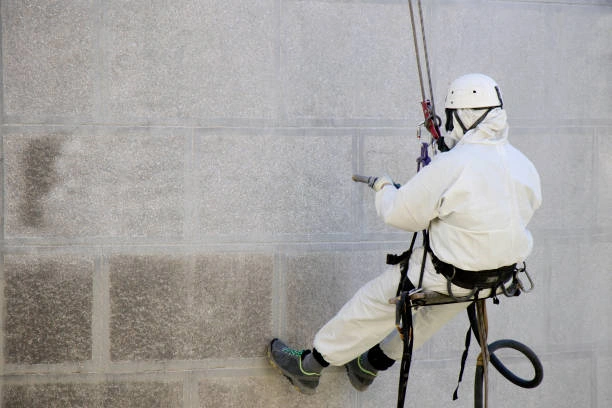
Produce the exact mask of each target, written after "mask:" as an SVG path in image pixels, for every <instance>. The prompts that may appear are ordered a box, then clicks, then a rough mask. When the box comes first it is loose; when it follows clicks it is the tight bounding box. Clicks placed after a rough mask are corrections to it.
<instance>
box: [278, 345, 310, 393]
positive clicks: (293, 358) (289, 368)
mask: <svg viewBox="0 0 612 408" xmlns="http://www.w3.org/2000/svg"><path fill="white" fill-rule="evenodd" d="M309 353H310V350H294V349H292V348H289V347H287V345H286V344H285V343H283V342H282V341H280V340H279V339H274V340H272V341H271V342H270V345H269V346H268V360H269V361H270V364H272V366H274V367H276V368H277V369H278V370H279V371H280V372H281V373H282V374H283V375H284V376H285V377H287V378H288V379H289V381H291V384H293V385H294V386H295V387H296V388H297V389H298V391H300V392H301V393H303V394H314V393H315V391H316V388H317V385H319V378H320V377H321V373H320V372H309V371H306V370H305V369H304V367H303V366H302V361H303V359H304V357H306V356H307V355H308V354H309Z"/></svg>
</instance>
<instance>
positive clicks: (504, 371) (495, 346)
mask: <svg viewBox="0 0 612 408" xmlns="http://www.w3.org/2000/svg"><path fill="white" fill-rule="evenodd" d="M488 347H489V354H490V359H491V364H492V365H493V366H494V367H495V368H496V369H497V371H499V373H500V374H501V375H503V376H504V377H505V378H506V379H508V380H509V381H510V382H511V383H513V384H516V385H518V386H519V387H522V388H535V387H537V386H538V385H540V383H541V382H542V379H543V378H544V368H543V367H542V363H541V362H540V359H539V358H538V356H537V355H536V354H535V353H534V352H533V351H532V350H531V349H530V348H529V347H527V346H526V345H524V344H523V343H520V342H518V341H516V340H509V339H503V340H497V341H495V342H493V343H491V344H489V346H488ZM502 348H511V349H514V350H516V351H519V352H520V353H521V354H523V355H524V356H525V357H527V359H528V360H529V361H530V362H531V365H532V366H533V369H534V371H535V373H534V376H533V378H532V379H524V378H521V377H519V376H517V375H516V374H514V373H513V372H512V371H510V370H509V369H508V368H507V367H506V366H505V365H504V364H503V363H502V362H501V361H500V359H498V358H497V356H495V351H497V350H499V349H502ZM483 373H484V368H483V366H482V365H477V366H476V374H475V379H474V407H475V408H481V407H482V406H483V389H482V388H483V381H484V378H483Z"/></svg>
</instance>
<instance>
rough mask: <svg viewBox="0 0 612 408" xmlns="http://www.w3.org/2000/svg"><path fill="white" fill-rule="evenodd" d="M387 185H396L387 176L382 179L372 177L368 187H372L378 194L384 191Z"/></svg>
mask: <svg viewBox="0 0 612 408" xmlns="http://www.w3.org/2000/svg"><path fill="white" fill-rule="evenodd" d="M386 185H392V186H394V185H395V183H393V180H392V179H391V177H389V176H387V175H386V174H385V175H384V176H380V177H370V179H369V180H368V186H370V187H372V189H373V190H374V191H376V192H379V191H380V190H382V189H383V187H384V186H386Z"/></svg>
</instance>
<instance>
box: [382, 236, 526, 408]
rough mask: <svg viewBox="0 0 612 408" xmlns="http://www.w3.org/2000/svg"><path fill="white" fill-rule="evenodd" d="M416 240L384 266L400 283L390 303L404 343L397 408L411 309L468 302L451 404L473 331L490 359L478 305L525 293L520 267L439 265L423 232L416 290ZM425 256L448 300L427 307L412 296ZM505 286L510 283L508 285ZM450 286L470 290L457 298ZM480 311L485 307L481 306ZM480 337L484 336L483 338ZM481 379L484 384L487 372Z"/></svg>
mask: <svg viewBox="0 0 612 408" xmlns="http://www.w3.org/2000/svg"><path fill="white" fill-rule="evenodd" d="M417 236H418V233H416V232H415V233H414V234H413V236H412V241H411V243H410V247H409V248H408V250H407V251H406V252H404V253H402V254H400V255H393V254H389V255H387V264H389V265H399V268H400V282H399V285H398V288H397V292H396V297H395V298H393V299H391V300H390V302H392V303H396V316H395V325H396V327H397V330H398V331H399V333H400V336H401V338H402V340H403V352H402V360H401V366H400V377H399V387H398V400H397V407H398V408H402V407H403V406H404V401H405V397H406V389H407V384H408V377H409V374H410V364H411V361H412V350H413V345H414V336H413V326H412V309H413V308H415V307H424V306H431V305H433V304H447V303H454V302H470V305H469V306H468V308H467V311H468V317H469V320H470V327H469V328H468V331H467V334H466V339H465V350H464V352H463V355H462V357H461V367H460V371H459V379H458V381H457V388H456V389H455V392H454V393H453V400H456V399H457V398H458V390H459V384H460V383H461V380H462V378H463V372H464V370H465V363H466V360H467V356H468V350H469V346H470V343H471V333H472V331H473V332H474V333H475V334H476V338H477V339H478V342H479V343H482V340H483V339H484V340H485V344H484V347H483V344H481V348H482V350H483V354H485V356H484V358H485V359H486V361H488V358H489V355H488V350H486V349H487V347H486V325H484V326H483V324H484V322H483V321H482V320H484V319H486V316H485V313H486V312H484V311H483V312H482V317H481V318H477V316H476V314H477V313H476V310H477V302H478V301H481V300H484V299H487V298H493V301H494V303H495V304H498V303H499V299H498V297H497V295H498V293H499V292H500V291H501V292H502V293H504V294H505V295H506V296H518V295H519V294H520V293H521V289H524V286H523V284H522V282H521V281H520V279H519V278H518V273H519V272H526V269H525V266H523V267H522V268H518V267H517V265H516V264H514V265H509V266H503V267H501V268H498V269H492V270H485V271H478V272H475V271H466V270H463V269H460V268H457V267H455V266H453V265H451V264H448V263H445V262H443V261H441V260H440V259H438V257H436V255H435V254H434V253H433V251H432V250H431V248H430V246H429V234H428V232H427V230H424V231H422V236H423V248H424V250H423V259H422V260H421V270H420V275H419V282H418V286H415V285H414V284H413V283H412V282H411V281H410V279H409V278H408V265H409V262H410V258H411V256H412V252H413V249H414V244H415V242H416V238H417ZM428 255H429V256H431V260H432V264H433V265H434V268H435V269H436V272H437V273H440V274H442V275H443V276H445V277H446V279H447V288H448V294H449V296H448V297H445V296H443V297H442V300H441V301H440V303H427V302H426V301H420V300H418V296H415V295H418V294H419V292H422V291H423V287H422V284H423V276H424V272H425V264H426V261H427V256H428ZM527 276H529V275H527ZM529 281H530V283H531V284H532V285H533V283H532V282H531V279H529ZM508 282H511V283H510V284H509V285H507V284H508ZM451 285H456V286H459V287H461V288H464V289H469V290H471V293H470V294H469V295H467V296H463V297H456V296H455V295H454V294H453V292H452V286H451ZM525 290H526V289H525ZM529 290H530V289H529ZM484 291H487V292H488V294H487V296H485V297H481V296H480V294H481V292H484ZM481 307H484V302H482V304H481ZM483 335H485V336H484V337H483ZM483 365H484V369H485V370H486V362H484V363H483ZM484 378H485V381H486V378H487V377H486V371H485V377H484Z"/></svg>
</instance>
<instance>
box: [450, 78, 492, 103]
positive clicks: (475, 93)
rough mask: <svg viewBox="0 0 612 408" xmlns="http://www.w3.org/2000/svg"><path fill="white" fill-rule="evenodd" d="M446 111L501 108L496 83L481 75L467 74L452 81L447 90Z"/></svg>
mask: <svg viewBox="0 0 612 408" xmlns="http://www.w3.org/2000/svg"><path fill="white" fill-rule="evenodd" d="M444 107H445V108H446V109H478V108H491V107H503V101H502V96H501V91H500V90H499V86H498V85H497V83H496V82H495V81H494V80H493V79H492V78H489V77H488V76H486V75H483V74H467V75H463V76H461V77H459V78H457V79H455V80H454V81H453V83H452V84H451V85H450V87H449V88H448V93H447V95H446V101H445V104H444Z"/></svg>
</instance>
